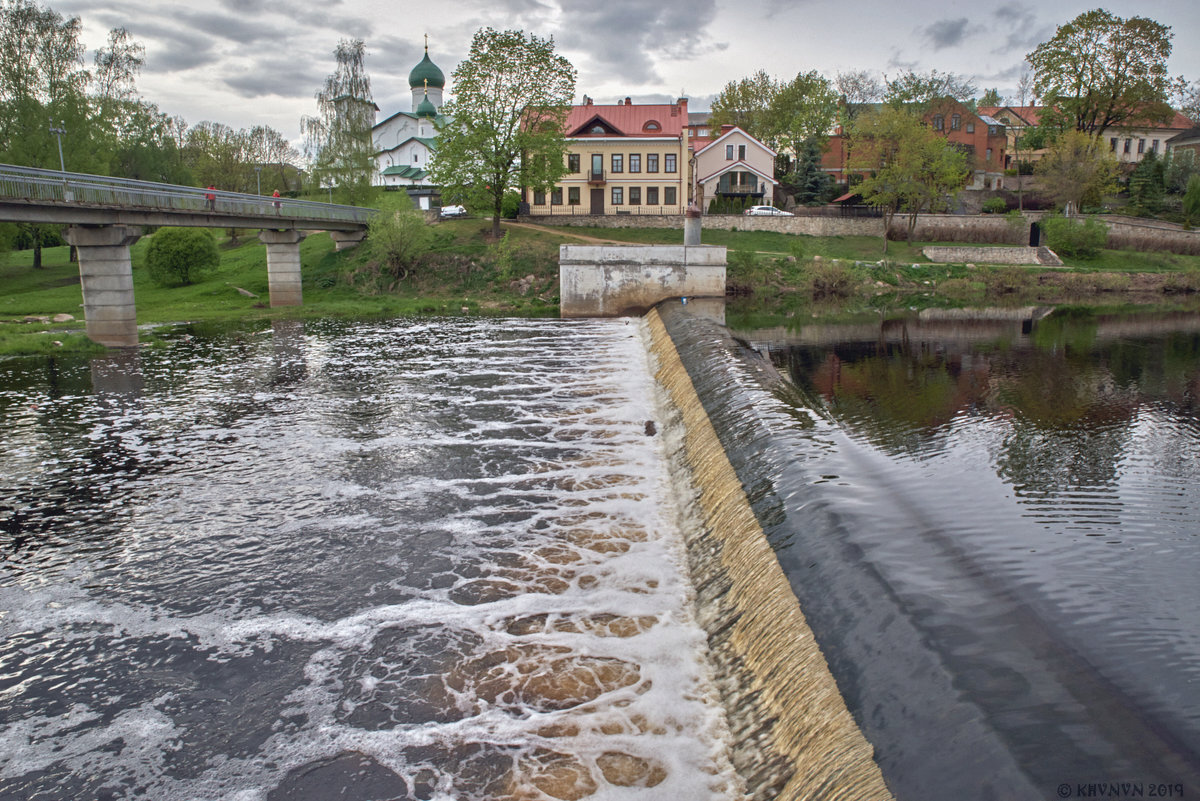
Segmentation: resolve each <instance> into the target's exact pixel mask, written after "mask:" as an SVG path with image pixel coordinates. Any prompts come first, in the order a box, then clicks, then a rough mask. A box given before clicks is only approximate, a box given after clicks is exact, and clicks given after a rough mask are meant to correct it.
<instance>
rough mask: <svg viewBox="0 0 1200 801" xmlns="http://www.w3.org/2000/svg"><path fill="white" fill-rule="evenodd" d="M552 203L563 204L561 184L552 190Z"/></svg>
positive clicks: (554, 204) (552, 204)
mask: <svg viewBox="0 0 1200 801" xmlns="http://www.w3.org/2000/svg"><path fill="white" fill-rule="evenodd" d="M550 205H551V206H561V205H562V187H561V186H556V187H555V188H554V189H552V190H550Z"/></svg>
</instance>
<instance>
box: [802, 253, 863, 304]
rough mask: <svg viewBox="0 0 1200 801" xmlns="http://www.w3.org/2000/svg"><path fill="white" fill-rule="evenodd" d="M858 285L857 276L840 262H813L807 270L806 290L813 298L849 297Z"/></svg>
mask: <svg viewBox="0 0 1200 801" xmlns="http://www.w3.org/2000/svg"><path fill="white" fill-rule="evenodd" d="M859 283H860V279H859V276H858V275H856V274H855V272H854V271H853V270H852V269H850V268H849V267H847V266H846V265H844V264H842V263H840V262H831V261H814V262H813V263H812V266H811V267H809V270H808V288H809V291H810V292H811V293H812V296H813V297H814V298H823V297H827V298H837V297H840V298H845V297H849V296H850V295H852V294H854V291H855V289H856V288H857V287H858V285H859Z"/></svg>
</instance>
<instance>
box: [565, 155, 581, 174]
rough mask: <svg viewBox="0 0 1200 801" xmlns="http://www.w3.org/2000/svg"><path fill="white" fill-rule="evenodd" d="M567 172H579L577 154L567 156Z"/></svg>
mask: <svg viewBox="0 0 1200 801" xmlns="http://www.w3.org/2000/svg"><path fill="white" fill-rule="evenodd" d="M567 172H579V154H578V153H568V154H567Z"/></svg>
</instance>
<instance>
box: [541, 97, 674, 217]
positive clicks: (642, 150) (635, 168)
mask: <svg viewBox="0 0 1200 801" xmlns="http://www.w3.org/2000/svg"><path fill="white" fill-rule="evenodd" d="M687 124H688V111H687V98H679V100H678V101H676V102H675V103H647V104H635V103H634V102H633V101H632V100H631V99H630V98H628V97H627V98H625V99H624V100H622V101H618V102H617V103H615V104H611V105H609V104H598V103H595V102H594V101H593V100H592V99H591V98H590V97H588V96H587V95H584V98H583V102H582V103H580V104H579V105H575V106H571V108H570V109H569V111H568V113H567V118H566V121H565V123H564V125H563V130H564V133H565V136H566V140H567V155H566V159H567V164H566V167H567V174H566V175H564V176H563V177H562V179H561V180H559V181H558V183H557V184H556V185H555V186H554V187H553V188H552V189H551V190H550V191H548V192H547V191H543V190H539V189H534V188H530V187H524V188H522V191H521V194H522V200H523V202H525V203H527V204H528V206H529V213H530V214H531V215H533V216H539V215H540V216H544V215H557V214H681V213H683V209H684V207H685V206H686V205H687V202H688V183H687V164H688V161H687V159H688V136H687Z"/></svg>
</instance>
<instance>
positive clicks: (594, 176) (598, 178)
mask: <svg viewBox="0 0 1200 801" xmlns="http://www.w3.org/2000/svg"><path fill="white" fill-rule="evenodd" d="M587 182H588V183H589V184H591V185H592V186H599V185H601V184H603V183H604V170H588V173H587Z"/></svg>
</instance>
